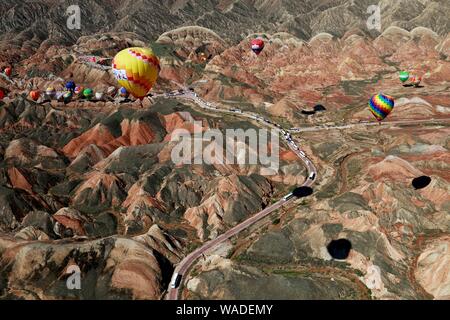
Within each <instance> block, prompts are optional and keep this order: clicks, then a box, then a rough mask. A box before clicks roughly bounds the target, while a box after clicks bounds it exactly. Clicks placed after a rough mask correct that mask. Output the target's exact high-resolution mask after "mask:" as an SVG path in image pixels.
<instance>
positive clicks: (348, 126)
mask: <svg viewBox="0 0 450 320" xmlns="http://www.w3.org/2000/svg"><path fill="white" fill-rule="evenodd" d="M449 120H450V117H444V118H438V119H433V118H432V119H409V120H393V121H389V120H387V121H383V122H381V123H378V122H375V121H373V122H370V121H362V122H359V123H351V124H346V125H339V126H330V125H328V126H327V125H322V126H315V127H309V128H308V127H303V128H291V129H289V130H288V131H289V132H291V133H297V132H311V131H322V130H340V129H351V128H357V127H368V126H381V127H383V126H384V127H385V126H392V125H401V124H418V123H430V122H431V123H433V122H435V123H440V122H448V121H449Z"/></svg>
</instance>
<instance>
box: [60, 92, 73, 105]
mask: <svg viewBox="0 0 450 320" xmlns="http://www.w3.org/2000/svg"><path fill="white" fill-rule="evenodd" d="M72 96H73V94H72V92H70V91H67V92H64V94H63V96H62V98H63V101H64V103H69V102H70V101H71V100H72Z"/></svg>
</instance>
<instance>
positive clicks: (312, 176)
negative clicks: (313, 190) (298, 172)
mask: <svg viewBox="0 0 450 320" xmlns="http://www.w3.org/2000/svg"><path fill="white" fill-rule="evenodd" d="M315 178H316V173H315V172H312V173H311V174H310V175H309V179H311V180H314V179H315Z"/></svg>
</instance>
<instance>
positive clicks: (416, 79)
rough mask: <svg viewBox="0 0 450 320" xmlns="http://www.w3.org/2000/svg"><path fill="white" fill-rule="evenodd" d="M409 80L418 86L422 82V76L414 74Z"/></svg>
mask: <svg viewBox="0 0 450 320" xmlns="http://www.w3.org/2000/svg"><path fill="white" fill-rule="evenodd" d="M409 81H410V83H411V84H412V85H414V86H416V87H418V86H419V84H420V82H422V77H421V76H415V75H413V76H411V77H410V78H409Z"/></svg>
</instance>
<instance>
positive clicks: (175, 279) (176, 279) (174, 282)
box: [170, 273, 181, 289]
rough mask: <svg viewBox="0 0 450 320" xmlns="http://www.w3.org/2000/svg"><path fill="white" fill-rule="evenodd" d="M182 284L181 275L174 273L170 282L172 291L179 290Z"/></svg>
mask: <svg viewBox="0 0 450 320" xmlns="http://www.w3.org/2000/svg"><path fill="white" fill-rule="evenodd" d="M180 282H181V274H178V273H174V274H173V276H172V281H170V287H171V288H172V289H175V288H178V286H179V285H180Z"/></svg>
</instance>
